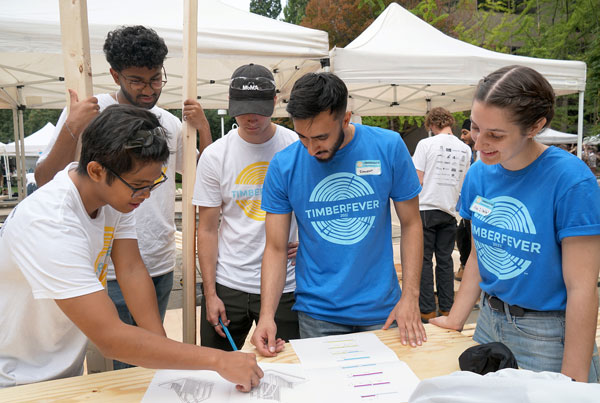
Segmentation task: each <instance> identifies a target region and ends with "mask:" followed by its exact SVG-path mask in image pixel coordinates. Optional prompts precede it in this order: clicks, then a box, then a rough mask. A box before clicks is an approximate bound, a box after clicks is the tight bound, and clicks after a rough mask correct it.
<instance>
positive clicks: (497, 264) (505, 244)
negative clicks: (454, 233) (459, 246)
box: [473, 196, 541, 280]
mask: <svg viewBox="0 0 600 403" xmlns="http://www.w3.org/2000/svg"><path fill="white" fill-rule="evenodd" d="M492 201H493V202H494V207H493V210H492V212H491V213H490V214H489V215H486V216H484V215H482V214H477V213H476V214H475V216H476V217H477V219H478V220H480V221H482V222H484V223H487V224H488V225H489V226H486V227H485V228H484V227H481V228H479V227H478V226H476V227H473V235H474V238H475V246H476V247H477V257H478V260H479V263H480V264H481V265H482V266H483V268H484V269H485V270H487V271H489V272H490V273H493V274H494V275H496V277H498V278H499V279H500V280H506V279H511V278H514V277H516V276H518V275H519V274H521V273H523V272H524V271H525V270H527V268H528V267H529V266H530V265H531V260H530V259H527V258H524V257H522V256H531V253H540V249H541V245H540V244H539V243H536V242H535V238H534V237H532V236H531V235H535V234H536V233H537V232H536V229H535V225H534V223H533V220H532V219H531V215H530V214H529V210H528V209H527V207H526V206H525V205H524V204H523V203H522V202H521V201H519V200H517V199H515V198H512V197H508V196H501V197H496V198H494V199H492ZM493 227H495V228H497V229H498V230H495V228H493Z"/></svg>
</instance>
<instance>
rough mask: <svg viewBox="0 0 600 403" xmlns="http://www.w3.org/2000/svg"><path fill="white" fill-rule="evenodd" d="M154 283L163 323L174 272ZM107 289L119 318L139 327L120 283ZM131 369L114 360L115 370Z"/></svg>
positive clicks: (111, 284) (127, 365) (114, 281)
mask: <svg viewBox="0 0 600 403" xmlns="http://www.w3.org/2000/svg"><path fill="white" fill-rule="evenodd" d="M152 282H153V283H154V290H155V291H156V300H157V302H158V313H160V320H161V321H162V320H164V319H165V313H166V312H167V305H168V304H169V296H170V295H171V290H172V289H173V272H172V271H171V272H169V273H166V274H163V275H162V276H156V277H152ZM107 289H108V296H109V297H110V299H112V301H113V302H114V304H115V307H116V308H117V312H118V313H119V318H121V320H122V321H123V322H124V323H127V324H128V325H133V326H137V324H136V323H135V320H134V319H133V316H131V313H130V312H129V309H128V308H127V304H126V303H125V298H124V297H123V293H122V292H121V287H119V283H117V281H116V280H111V281H108V282H107ZM131 367H133V365H130V364H126V363H124V362H121V361H117V360H113V369H124V368H131Z"/></svg>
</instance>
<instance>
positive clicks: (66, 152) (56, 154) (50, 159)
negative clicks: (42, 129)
mask: <svg viewBox="0 0 600 403" xmlns="http://www.w3.org/2000/svg"><path fill="white" fill-rule="evenodd" d="M76 149H77V139H76V138H73V137H71V135H70V134H69V132H68V130H67V129H66V128H65V126H64V125H63V127H62V129H61V131H60V133H59V134H58V138H57V139H56V142H55V143H54V146H53V147H52V150H50V153H49V154H48V155H47V156H46V158H44V159H43V160H42V161H40V163H39V164H38V165H37V167H36V168H35V181H36V183H37V185H38V187H40V186H43V185H45V184H46V183H48V182H50V181H51V180H52V178H54V175H56V173H57V172H59V171H61V170H63V169H64V168H65V167H66V166H67V165H68V164H69V163H70V162H73V161H74V160H75V151H76Z"/></svg>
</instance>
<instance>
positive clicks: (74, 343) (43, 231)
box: [0, 105, 264, 400]
mask: <svg viewBox="0 0 600 403" xmlns="http://www.w3.org/2000/svg"><path fill="white" fill-rule="evenodd" d="M168 159H169V146H168V144H167V137H166V136H165V131H164V129H163V128H162V127H161V125H160V122H159V120H158V119H157V117H156V116H155V115H154V114H153V113H150V112H149V111H148V110H145V109H142V108H136V107H133V106H131V105H113V106H109V107H107V108H106V109H105V110H104V111H103V112H102V113H101V114H100V115H98V117H97V118H95V119H94V120H92V122H90V124H89V125H88V126H87V127H86V129H85V130H84V133H83V135H82V150H81V157H80V159H79V162H78V163H77V162H73V163H70V164H68V165H67V167H66V168H65V169H63V170H61V171H60V172H59V173H58V174H56V176H55V177H54V179H53V180H52V181H50V182H49V183H47V184H46V185H44V186H42V187H41V188H40V189H39V190H37V191H36V192H35V193H33V194H32V195H31V197H27V198H26V199H25V200H24V201H23V202H21V203H19V206H18V207H17V208H15V209H14V210H13V211H12V212H11V214H10V217H9V218H8V219H7V220H6V222H5V223H4V225H3V226H2V228H0V256H2V259H0V279H2V281H0V312H2V315H0V329H2V330H1V333H0V389H1V388H5V387H12V386H16V385H23V384H29V383H35V382H41V381H47V380H51V379H59V378H66V377H70V376H77V375H81V373H82V371H83V362H84V357H85V351H86V345H87V341H88V338H89V339H90V340H91V341H92V342H93V343H94V344H95V345H97V346H98V348H99V350H100V351H101V352H102V353H103V354H104V355H106V356H107V357H114V358H118V359H120V360H123V361H125V362H130V363H133V364H136V365H142V366H145V367H147V368H171V369H204V370H214V371H217V372H218V373H219V374H220V375H221V376H222V377H223V378H225V379H227V380H229V381H230V382H233V383H235V384H237V385H238V386H237V389H238V390H240V391H245V392H249V391H250V389H251V388H252V387H255V386H257V385H258V384H259V382H260V378H261V377H262V376H263V375H264V374H263V372H262V370H261V369H260V367H258V365H257V363H256V357H255V355H254V354H249V353H242V352H239V351H236V352H224V351H220V350H215V349H208V348H203V347H199V346H196V345H191V344H185V343H178V342H175V341H173V340H170V339H168V338H167V337H166V334H165V330H164V328H163V326H162V323H161V319H160V315H159V313H158V304H157V302H156V298H155V292H154V286H153V284H152V280H151V279H150V276H149V275H148V272H147V270H146V267H145V265H144V262H143V261H142V259H141V256H140V254H139V252H138V246H137V242H136V236H137V234H136V233H137V232H138V231H137V229H136V227H135V219H134V216H133V215H134V213H132V211H137V210H139V209H140V208H141V207H139V206H140V204H142V205H144V204H146V203H148V200H146V199H148V198H149V197H150V191H151V190H152V189H156V190H155V191H154V192H153V193H156V192H157V191H159V189H162V188H163V186H161V187H159V188H157V183H159V182H160V181H161V177H162V178H164V174H163V172H162V167H163V166H164V164H165V163H166V162H167V161H168ZM117 178H118V179H120V180H117ZM132 188H133V189H132ZM152 197H154V194H153V195H152ZM152 197H150V199H149V200H152ZM108 255H110V256H111V258H112V259H113V262H114V265H115V267H116V268H117V271H118V273H119V283H120V284H121V286H122V287H123V292H124V294H125V295H126V296H127V301H128V302H129V304H130V305H129V306H130V308H131V312H132V313H133V315H134V316H135V319H136V321H137V322H138V324H139V326H131V325H129V324H125V323H123V322H122V321H121V320H120V318H119V316H118V313H117V310H116V309H115V306H114V304H113V302H112V301H111V300H110V299H109V298H108V296H107V295H106V292H105V291H104V288H105V286H106V269H107V264H106V263H107V257H108ZM107 400H111V399H110V398H108V399H107Z"/></svg>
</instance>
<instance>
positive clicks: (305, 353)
mask: <svg viewBox="0 0 600 403" xmlns="http://www.w3.org/2000/svg"><path fill="white" fill-rule="evenodd" d="M291 343H292V346H293V348H294V350H295V351H296V354H297V355H298V357H299V358H300V361H301V362H302V364H301V365H298V364H270V363H260V364H259V365H260V366H261V368H262V369H263V371H264V373H265V376H264V377H263V379H262V380H261V383H260V385H259V386H258V387H256V388H254V389H253V390H252V391H251V392H250V393H242V392H238V391H237V390H236V389H235V385H234V384H232V383H230V382H228V381H226V380H225V379H223V378H221V376H219V375H218V374H217V373H216V372H212V371H173V370H160V371H157V372H156V375H155V376H154V378H153V379H152V382H151V384H150V386H149V387H148V390H147V391H146V394H145V395H144V398H143V400H142V402H145V403H158V402H160V403H163V402H177V403H179V402H181V403H201V402H205V403H212V402H219V403H224V402H240V403H242V402H251V403H258V402H277V403H320V402H326V403H337V402H344V403H346V402H370V401H375V402H378V403H383V402H406V401H408V398H409V396H410V394H411V393H412V392H413V390H414V389H415V388H416V387H417V384H418V383H419V379H418V378H417V376H416V375H415V374H414V373H413V372H412V371H411V369H410V368H409V367H408V365H406V363H404V362H402V361H400V360H398V357H397V356H396V354H395V353H394V352H393V351H392V350H390V349H389V348H388V347H387V346H386V345H385V344H383V343H382V342H381V341H380V340H379V338H378V337H377V336H376V335H375V334H373V333H355V334H348V335H343V336H329V337H320V338H314V339H303V340H292V341H291Z"/></svg>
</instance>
